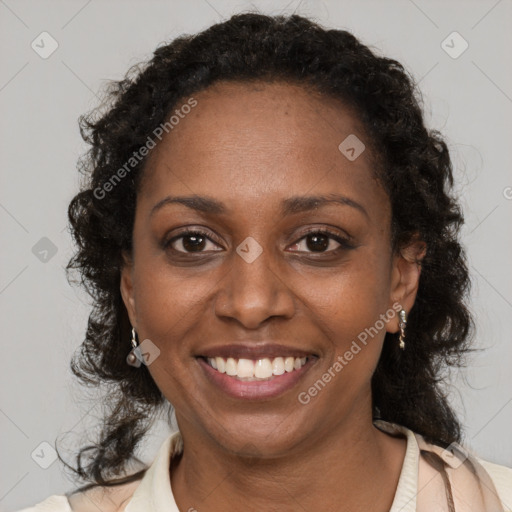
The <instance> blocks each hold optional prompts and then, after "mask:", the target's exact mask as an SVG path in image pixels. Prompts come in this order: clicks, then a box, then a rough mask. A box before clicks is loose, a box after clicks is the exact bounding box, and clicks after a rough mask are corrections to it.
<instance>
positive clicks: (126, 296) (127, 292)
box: [120, 251, 137, 330]
mask: <svg viewBox="0 0 512 512" xmlns="http://www.w3.org/2000/svg"><path fill="white" fill-rule="evenodd" d="M122 257H123V266H122V268H121V284H120V289H121V296H122V298H123V302H124V305H125V307H126V311H127V312H128V317H129V318H130V323H131V324H132V326H133V327H134V328H135V330H137V317H136V313H135V297H134V290H133V259H132V257H131V256H130V255H129V254H128V253H126V252H124V251H123V253H122Z"/></svg>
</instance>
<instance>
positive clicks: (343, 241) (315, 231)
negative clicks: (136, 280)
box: [163, 228, 355, 255]
mask: <svg viewBox="0 0 512 512" xmlns="http://www.w3.org/2000/svg"><path fill="white" fill-rule="evenodd" d="M194 235H200V236H202V237H205V238H207V239H208V240H210V241H211V242H213V243H216V242H215V241H214V240H212V239H211V237H210V236H209V233H207V232H206V231H204V230H202V229H200V228H194V229H191V230H187V231H183V232H181V233H180V234H179V235H176V236H175V237H173V238H171V239H170V240H168V241H167V242H164V244H163V247H164V249H166V250H167V249H168V248H169V247H170V246H171V244H172V243H173V242H175V241H176V240H179V239H181V238H186V237H187V236H194ZM309 235H327V236H328V237H329V238H331V239H333V240H335V241H336V242H338V243H339V244H340V247H337V248H336V249H332V250H330V251H324V252H317V253H315V252H314V251H311V252H308V253H307V254H329V253H334V252H336V251H338V250H339V249H342V248H343V249H346V250H350V249H354V248H355V246H354V245H352V244H351V243H350V241H349V238H345V237H343V236H341V235H340V234H339V233H337V232H334V231H331V230H329V229H327V228H323V229H319V228H309V229H308V230H307V231H305V232H304V233H303V234H302V236H301V237H300V238H299V239H298V240H297V242H295V244H297V243H299V242H301V241H302V240H303V239H304V238H306V237H308V236H309ZM293 245H294V244H293ZM171 249H172V248H171ZM173 250H174V252H177V253H178V254H187V255H189V254H194V253H193V252H185V251H177V250H175V249H173ZM202 252H204V251H199V252H197V253H196V254H201V253H202ZM216 252H217V251H216ZM294 252H295V251H294ZM298 252H303V251H298Z"/></svg>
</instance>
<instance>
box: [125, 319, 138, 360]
mask: <svg viewBox="0 0 512 512" xmlns="http://www.w3.org/2000/svg"><path fill="white" fill-rule="evenodd" d="M131 343H132V350H130V353H129V354H128V357H127V358H126V362H127V363H128V364H129V365H130V366H135V367H136V368H138V367H139V366H140V365H141V362H140V360H139V358H138V357H137V356H136V354H135V350H137V347H138V344H137V333H136V332H135V329H134V328H133V327H132V340H131Z"/></svg>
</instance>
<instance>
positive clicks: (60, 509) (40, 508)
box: [17, 494, 72, 512]
mask: <svg viewBox="0 0 512 512" xmlns="http://www.w3.org/2000/svg"><path fill="white" fill-rule="evenodd" d="M17 512H72V509H71V508H70V506H69V501H68V499H67V497H66V496H65V495H60V494H54V495H53V496H49V497H48V498H46V499H45V500H44V501H41V502H40V503H37V504H36V505H34V506H32V507H28V508H24V509H22V510H18V511H17Z"/></svg>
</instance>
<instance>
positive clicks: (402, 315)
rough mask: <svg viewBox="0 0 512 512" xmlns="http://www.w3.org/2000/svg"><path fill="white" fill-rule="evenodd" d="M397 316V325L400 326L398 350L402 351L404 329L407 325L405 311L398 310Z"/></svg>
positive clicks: (403, 346) (403, 347)
mask: <svg viewBox="0 0 512 512" xmlns="http://www.w3.org/2000/svg"><path fill="white" fill-rule="evenodd" d="M398 316H399V319H398V325H399V326H400V337H399V342H400V348H401V349H402V350H404V349H405V342H404V340H405V327H406V325H407V313H406V312H405V309H401V310H400V313H399V314H398Z"/></svg>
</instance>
